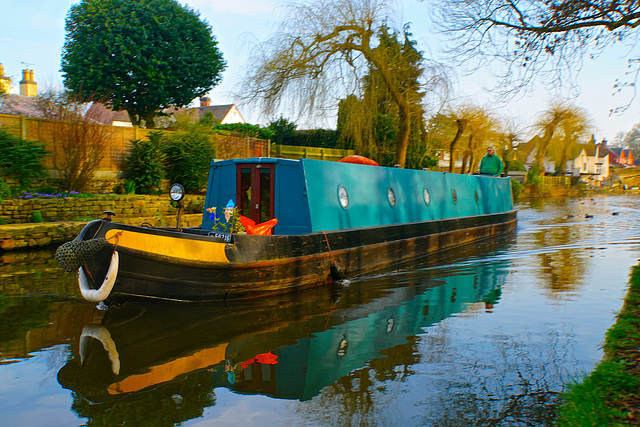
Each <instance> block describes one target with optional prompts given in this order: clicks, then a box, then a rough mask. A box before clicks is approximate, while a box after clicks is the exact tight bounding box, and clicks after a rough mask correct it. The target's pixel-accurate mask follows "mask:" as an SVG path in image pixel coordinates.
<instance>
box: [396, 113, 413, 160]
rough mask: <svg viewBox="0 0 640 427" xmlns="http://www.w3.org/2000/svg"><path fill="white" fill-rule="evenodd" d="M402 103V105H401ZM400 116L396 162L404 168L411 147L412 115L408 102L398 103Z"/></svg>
mask: <svg viewBox="0 0 640 427" xmlns="http://www.w3.org/2000/svg"><path fill="white" fill-rule="evenodd" d="M401 104H402V105H401ZM398 116H399V118H400V129H398V136H397V139H396V164H397V165H400V167H401V168H404V166H405V164H406V163H407V148H408V147H409V134H410V132H411V115H410V114H409V105H407V103H398Z"/></svg>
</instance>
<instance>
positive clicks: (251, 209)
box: [236, 163, 275, 224]
mask: <svg viewBox="0 0 640 427" xmlns="http://www.w3.org/2000/svg"><path fill="white" fill-rule="evenodd" d="M237 173H238V176H237V185H236V188H237V194H236V200H238V210H239V211H240V214H242V215H244V216H246V217H247V218H251V219H252V220H254V221H255V222H256V224H259V223H261V222H264V221H268V220H270V219H271V218H273V215H274V206H275V203H274V196H275V194H274V193H275V191H274V188H275V184H274V180H275V173H274V165H273V164H264V163H256V164H251V163H247V164H239V165H238V170H237Z"/></svg>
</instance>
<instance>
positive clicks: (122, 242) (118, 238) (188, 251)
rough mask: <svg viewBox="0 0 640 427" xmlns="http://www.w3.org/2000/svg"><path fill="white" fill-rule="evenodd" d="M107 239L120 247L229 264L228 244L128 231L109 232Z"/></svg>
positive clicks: (190, 259)
mask: <svg viewBox="0 0 640 427" xmlns="http://www.w3.org/2000/svg"><path fill="white" fill-rule="evenodd" d="M105 238H106V239H107V240H108V241H109V242H110V243H114V244H117V245H118V247H122V248H127V249H132V250H136V251H141V252H147V253H150V254H154V255H162V256H167V257H172V258H180V259H186V260H189V261H203V262H229V259H228V258H227V255H226V254H225V252H224V248H225V245H226V243H221V242H208V241H203V240H195V239H182V238H179V237H170V236H158V235H156V234H147V233H138V232H135V231H127V230H117V229H114V230H109V231H107V233H106V235H105Z"/></svg>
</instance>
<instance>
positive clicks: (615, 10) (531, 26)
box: [430, 0, 640, 93]
mask: <svg viewBox="0 0 640 427" xmlns="http://www.w3.org/2000/svg"><path fill="white" fill-rule="evenodd" d="M431 5H433V9H432V10H434V12H435V15H436V16H435V21H436V22H438V23H439V25H441V26H442V28H443V29H444V31H445V33H446V34H448V35H449V36H451V38H452V39H453V41H454V42H456V43H454V44H453V45H451V47H452V49H451V52H452V53H453V54H454V56H455V58H457V59H459V60H460V61H462V62H466V63H467V64H469V63H470V62H472V63H475V64H476V65H478V66H481V65H483V64H484V63H485V61H487V60H493V59H496V58H497V59H499V60H500V61H501V64H503V65H504V68H503V70H502V72H503V74H502V77H504V80H503V83H507V84H508V85H506V86H505V85H502V88H507V89H509V90H512V89H521V88H523V87H524V86H527V85H529V84H530V83H531V81H532V80H533V79H534V78H536V77H543V79H544V81H545V82H546V83H548V84H549V85H550V86H553V87H557V86H558V85H563V84H564V85H565V86H566V83H567V81H568V80H567V77H569V76H570V75H571V72H572V71H575V70H577V69H579V68H580V66H581V64H582V60H583V58H584V57H585V56H586V55H591V56H594V55H597V54H599V53H600V52H601V51H602V50H603V49H606V48H609V47H611V46H612V45H614V44H620V43H623V44H626V45H627V47H628V49H627V52H628V54H629V57H628V58H629V63H630V67H631V69H630V71H631V72H630V76H632V78H631V80H632V81H631V82H626V85H628V86H630V87H632V88H633V91H634V93H635V84H634V81H633V80H634V79H635V78H636V77H637V68H638V67H637V65H638V59H637V55H638V50H637V48H636V46H637V38H638V33H637V27H638V25H640V2H638V1H631V0H622V1H620V0H602V1H599V0H598V1H595V0H594V1H588V0H436V1H434V2H430V6H431ZM634 71H636V72H634ZM541 74H542V76H541ZM617 84H618V85H619V87H622V86H625V82H624V81H622V82H618V83H617Z"/></svg>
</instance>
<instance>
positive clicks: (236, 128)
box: [203, 121, 273, 139]
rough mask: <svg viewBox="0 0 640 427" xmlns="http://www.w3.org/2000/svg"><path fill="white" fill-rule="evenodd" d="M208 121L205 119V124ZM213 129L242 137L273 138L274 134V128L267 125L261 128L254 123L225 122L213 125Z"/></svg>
mask: <svg viewBox="0 0 640 427" xmlns="http://www.w3.org/2000/svg"><path fill="white" fill-rule="evenodd" d="M204 123H206V121H203V124H204ZM213 130H214V131H215V132H216V133H223V134H230V135H234V136H240V137H245V138H246V137H249V138H260V139H271V137H272V136H273V130H272V129H270V128H268V127H266V128H261V127H260V126H257V125H252V124H249V123H225V124H217V125H215V126H214V127H213Z"/></svg>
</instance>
